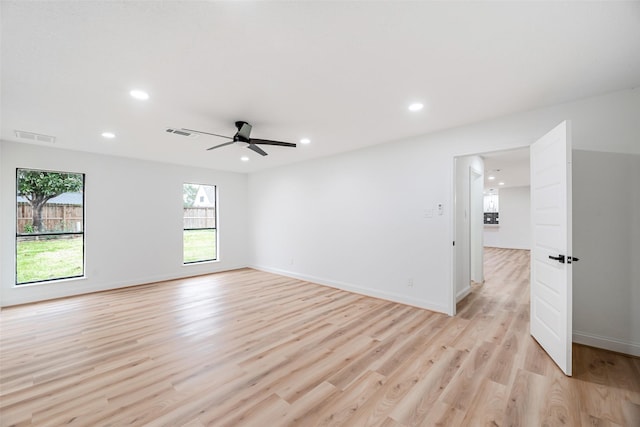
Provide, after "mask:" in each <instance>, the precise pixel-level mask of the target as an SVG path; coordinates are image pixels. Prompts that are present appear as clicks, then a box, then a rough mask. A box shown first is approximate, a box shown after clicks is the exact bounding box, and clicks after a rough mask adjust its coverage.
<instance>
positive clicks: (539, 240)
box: [530, 121, 573, 375]
mask: <svg viewBox="0 0 640 427" xmlns="http://www.w3.org/2000/svg"><path fill="white" fill-rule="evenodd" d="M530 150H531V222H532V227H531V228H532V234H533V235H532V242H531V335H532V336H533V337H534V338H535V339H536V340H537V341H538V343H540V345H541V346H542V347H543V348H544V350H545V351H546V352H547V353H548V354H549V356H551V358H552V359H553V360H554V361H555V362H556V364H557V365H558V366H559V367H560V369H562V370H563V371H564V373H565V374H566V375H571V342H572V334H573V328H572V311H573V310H572V296H573V294H572V279H571V265H572V261H573V258H572V255H573V253H572V248H571V133H570V126H569V123H568V122H566V121H565V122H563V123H561V124H559V125H558V126H557V127H555V128H554V129H553V130H552V131H551V132H549V133H548V134H546V135H545V136H543V137H542V138H540V139H539V140H538V141H536V142H535V143H534V144H532V145H531V149H530Z"/></svg>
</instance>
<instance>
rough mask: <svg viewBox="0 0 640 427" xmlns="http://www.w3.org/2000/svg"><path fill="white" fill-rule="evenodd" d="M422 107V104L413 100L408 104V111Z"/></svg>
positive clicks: (418, 109)
mask: <svg viewBox="0 0 640 427" xmlns="http://www.w3.org/2000/svg"><path fill="white" fill-rule="evenodd" d="M423 108H424V105H423V104H421V103H419V102H414V103H413V104H411V105H409V111H420V110H422V109H423Z"/></svg>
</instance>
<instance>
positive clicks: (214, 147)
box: [207, 141, 235, 151]
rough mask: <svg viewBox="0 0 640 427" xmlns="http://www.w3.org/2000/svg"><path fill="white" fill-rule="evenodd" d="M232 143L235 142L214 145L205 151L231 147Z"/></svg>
mask: <svg viewBox="0 0 640 427" xmlns="http://www.w3.org/2000/svg"><path fill="white" fill-rule="evenodd" d="M234 142H235V141H229V142H225V143H224V144H220V145H214V146H213V147H209V148H207V151H209V150H215V149H216V148H220V147H224V146H225V145H231V144H233V143H234Z"/></svg>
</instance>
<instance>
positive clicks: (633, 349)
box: [573, 331, 640, 357]
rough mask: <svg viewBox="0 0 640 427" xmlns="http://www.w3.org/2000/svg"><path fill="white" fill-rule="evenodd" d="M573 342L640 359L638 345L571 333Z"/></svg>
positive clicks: (586, 334) (576, 332)
mask: <svg viewBox="0 0 640 427" xmlns="http://www.w3.org/2000/svg"><path fill="white" fill-rule="evenodd" d="M573 342H575V343H577V344H584V345H588V346H591V347H596V348H602V349H605V350H611V351H615V352H618V353H624V354H630V355H632V356H636V357H640V343H634V342H630V341H622V340H618V339H615V338H609V337H602V336H599V335H594V334H588V333H586V332H580V331H573Z"/></svg>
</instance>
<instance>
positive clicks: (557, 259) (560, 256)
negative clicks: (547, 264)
mask: <svg viewBox="0 0 640 427" xmlns="http://www.w3.org/2000/svg"><path fill="white" fill-rule="evenodd" d="M549 259H554V260H556V261H559V262H560V263H561V264H564V255H558V256H553V255H549ZM569 262H571V261H569Z"/></svg>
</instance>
